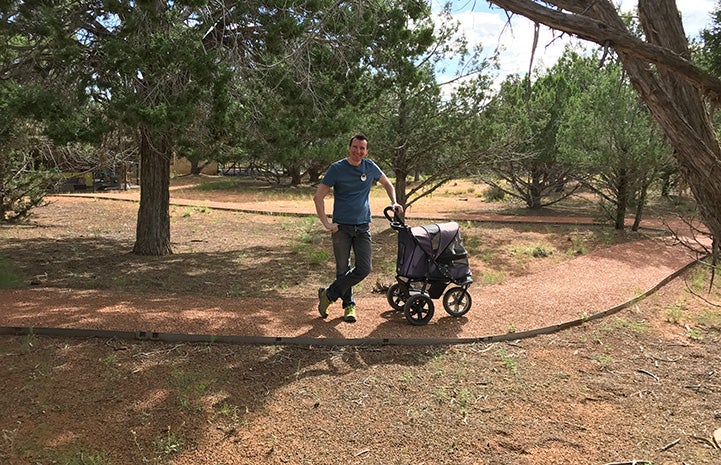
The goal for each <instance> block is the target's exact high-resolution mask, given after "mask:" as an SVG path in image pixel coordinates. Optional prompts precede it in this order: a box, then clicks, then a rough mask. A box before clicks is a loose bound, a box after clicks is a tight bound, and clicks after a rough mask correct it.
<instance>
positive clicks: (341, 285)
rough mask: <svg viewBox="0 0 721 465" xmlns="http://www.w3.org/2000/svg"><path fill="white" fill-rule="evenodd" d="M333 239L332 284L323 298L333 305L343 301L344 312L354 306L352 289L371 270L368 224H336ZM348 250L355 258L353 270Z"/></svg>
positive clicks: (370, 245)
mask: <svg viewBox="0 0 721 465" xmlns="http://www.w3.org/2000/svg"><path fill="white" fill-rule="evenodd" d="M332 237H333V254H334V255H335V281H334V282H333V284H331V285H330V287H328V290H327V291H326V294H327V295H328V298H329V299H330V300H331V301H333V302H335V301H336V300H338V299H342V301H343V308H346V307H347V306H349V305H351V304H355V300H354V299H353V286H355V285H356V284H358V283H359V282H361V281H363V279H364V278H365V277H366V276H368V274H369V273H370V272H371V269H372V267H373V265H372V255H373V249H372V242H371V231H370V224H368V223H366V224H339V225H338V232H336V233H335V234H333V236H332ZM351 250H352V251H353V255H354V256H355V266H353V267H351Z"/></svg>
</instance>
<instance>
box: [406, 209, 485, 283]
mask: <svg viewBox="0 0 721 465" xmlns="http://www.w3.org/2000/svg"><path fill="white" fill-rule="evenodd" d="M396 271H397V273H398V275H400V276H405V277H408V278H423V277H431V278H439V279H443V278H446V279H449V280H453V281H463V280H465V279H466V278H467V277H469V276H470V275H471V271H470V268H469V266H468V253H467V252H466V249H465V248H464V247H463V240H462V239H461V234H460V230H459V227H458V223H456V222H454V221H451V222H449V223H441V224H430V225H426V226H414V227H410V228H405V229H404V230H401V231H399V234H398V260H397V263H396Z"/></svg>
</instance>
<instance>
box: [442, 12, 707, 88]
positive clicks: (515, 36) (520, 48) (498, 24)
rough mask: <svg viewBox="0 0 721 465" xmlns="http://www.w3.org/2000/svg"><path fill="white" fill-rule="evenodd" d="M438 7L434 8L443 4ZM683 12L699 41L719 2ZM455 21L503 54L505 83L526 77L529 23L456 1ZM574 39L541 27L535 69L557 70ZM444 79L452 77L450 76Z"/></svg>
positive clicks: (530, 46) (471, 40) (478, 41)
mask: <svg viewBox="0 0 721 465" xmlns="http://www.w3.org/2000/svg"><path fill="white" fill-rule="evenodd" d="M433 3H434V7H436V8H437V7H438V6H439V4H436V2H433ZM620 4H621V10H622V11H631V10H633V9H635V7H636V4H637V1H636V0H622V1H621V2H620ZM677 4H678V5H679V10H680V11H681V16H682V19H683V23H684V29H685V31H686V34H687V35H688V36H690V37H697V36H698V35H699V33H700V31H701V30H702V29H704V28H707V27H708V26H709V22H710V15H711V13H712V11H713V9H714V6H715V0H694V1H688V0H684V1H679V2H677ZM451 11H452V14H453V19H454V20H455V21H458V22H459V23H460V25H461V27H460V30H461V32H462V33H463V34H465V36H466V38H467V39H468V41H469V43H470V44H471V45H476V44H482V45H483V49H484V51H485V52H486V53H487V54H489V55H490V54H492V53H493V52H494V51H495V50H498V51H499V57H500V59H499V65H500V71H499V77H500V78H501V79H503V78H504V77H505V76H507V75H509V74H514V73H518V74H526V73H527V72H528V68H529V64H530V63H531V53H532V50H533V34H534V25H533V23H532V22H531V21H529V20H528V19H526V18H524V17H522V16H519V15H514V16H513V17H512V19H511V21H510V23H509V21H508V19H507V15H506V12H505V11H504V10H502V9H500V8H498V7H489V5H488V3H487V2H478V1H470V0H456V1H454V2H453V5H452V10H451ZM572 40H578V39H572V38H571V37H570V36H568V35H563V36H561V35H560V34H559V33H558V32H557V31H553V30H551V29H549V28H547V27H545V26H540V29H539V40H538V46H537V48H536V52H535V55H534V58H533V69H534V70H536V69H541V70H543V69H546V68H548V67H550V66H553V64H554V63H556V61H557V60H558V58H559V57H560V56H561V55H562V54H563V50H564V48H565V46H566V44H568V43H570V42H571V41H572ZM446 74H447V75H446V76H442V77H441V79H443V78H447V77H450V73H446Z"/></svg>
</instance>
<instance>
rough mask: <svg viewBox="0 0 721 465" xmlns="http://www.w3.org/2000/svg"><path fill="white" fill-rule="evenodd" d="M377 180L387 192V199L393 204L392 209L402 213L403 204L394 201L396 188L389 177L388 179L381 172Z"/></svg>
mask: <svg viewBox="0 0 721 465" xmlns="http://www.w3.org/2000/svg"><path fill="white" fill-rule="evenodd" d="M378 182H379V183H380V184H381V186H383V187H384V188H385V190H386V193H388V199H390V201H391V205H392V206H393V210H395V211H396V212H398V213H403V205H401V204H399V203H398V202H397V201H396V190H395V188H394V187H393V183H392V182H391V180H390V179H388V176H386V175H385V174H383V175H382V176H381V178H380V179H379V180H378Z"/></svg>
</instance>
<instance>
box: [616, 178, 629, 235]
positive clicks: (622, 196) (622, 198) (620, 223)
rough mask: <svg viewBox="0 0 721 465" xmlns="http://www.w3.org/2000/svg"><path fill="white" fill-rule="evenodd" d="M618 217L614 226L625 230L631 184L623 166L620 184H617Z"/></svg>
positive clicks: (619, 179)
mask: <svg viewBox="0 0 721 465" xmlns="http://www.w3.org/2000/svg"><path fill="white" fill-rule="evenodd" d="M616 191H617V192H616V219H615V221H614V228H615V229H616V230H618V231H623V229H624V228H625V227H626V210H627V209H628V198H629V186H628V173H627V172H626V169H625V168H622V169H621V171H620V173H619V174H618V184H617V185H616Z"/></svg>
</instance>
